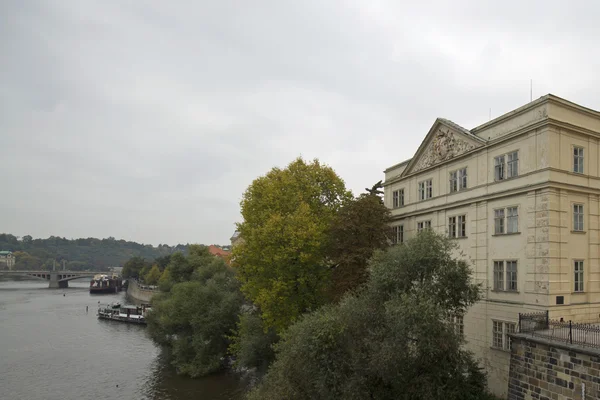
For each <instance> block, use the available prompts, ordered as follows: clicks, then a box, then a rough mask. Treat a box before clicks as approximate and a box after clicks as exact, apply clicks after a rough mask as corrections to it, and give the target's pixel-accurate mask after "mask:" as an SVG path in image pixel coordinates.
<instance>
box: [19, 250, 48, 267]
mask: <svg viewBox="0 0 600 400" xmlns="http://www.w3.org/2000/svg"><path fill="white" fill-rule="evenodd" d="M13 256H15V266H14V269H16V270H28V271H31V270H36V269H42V265H43V261H42V260H40V259H39V258H38V257H34V256H32V255H31V254H29V253H26V252H24V251H16V252H14V254H13Z"/></svg>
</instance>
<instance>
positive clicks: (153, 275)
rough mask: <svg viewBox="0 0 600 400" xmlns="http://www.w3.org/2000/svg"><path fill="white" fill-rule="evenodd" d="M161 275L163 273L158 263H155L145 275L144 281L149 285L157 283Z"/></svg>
mask: <svg viewBox="0 0 600 400" xmlns="http://www.w3.org/2000/svg"><path fill="white" fill-rule="evenodd" d="M161 276H162V274H161V273H160V269H159V268H158V265H156V264H154V265H153V266H152V268H150V271H148V273H147V274H146V275H145V276H144V282H145V283H146V284H147V285H156V284H158V280H159V279H160V278H161Z"/></svg>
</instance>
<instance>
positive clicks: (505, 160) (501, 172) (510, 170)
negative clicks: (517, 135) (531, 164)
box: [494, 151, 519, 181]
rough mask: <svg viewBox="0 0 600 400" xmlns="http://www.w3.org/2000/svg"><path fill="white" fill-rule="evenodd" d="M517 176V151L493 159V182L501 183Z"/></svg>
mask: <svg viewBox="0 0 600 400" xmlns="http://www.w3.org/2000/svg"><path fill="white" fill-rule="evenodd" d="M517 176H519V152H518V151H513V152H511V153H508V154H504V155H501V156H498V157H494V180H496V181H502V180H504V179H510V178H515V177H517Z"/></svg>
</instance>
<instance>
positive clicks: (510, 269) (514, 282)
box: [504, 260, 519, 292]
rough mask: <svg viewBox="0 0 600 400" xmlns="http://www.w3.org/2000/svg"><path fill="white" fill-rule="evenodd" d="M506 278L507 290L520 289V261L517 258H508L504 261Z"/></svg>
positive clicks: (505, 289) (514, 290)
mask: <svg viewBox="0 0 600 400" xmlns="http://www.w3.org/2000/svg"><path fill="white" fill-rule="evenodd" d="M504 269H505V270H506V279H505V280H504V282H505V283H504V285H505V288H504V291H505V292H517V291H519V262H518V261H517V260H506V261H505V262H504Z"/></svg>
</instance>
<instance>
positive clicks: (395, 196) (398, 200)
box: [392, 188, 404, 208]
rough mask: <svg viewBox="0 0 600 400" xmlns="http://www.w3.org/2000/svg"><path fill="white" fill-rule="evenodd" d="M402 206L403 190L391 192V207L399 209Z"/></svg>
mask: <svg viewBox="0 0 600 400" xmlns="http://www.w3.org/2000/svg"><path fill="white" fill-rule="evenodd" d="M403 206H404V188H402V189H397V190H394V191H393V192H392V207H393V208H399V207H403Z"/></svg>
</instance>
